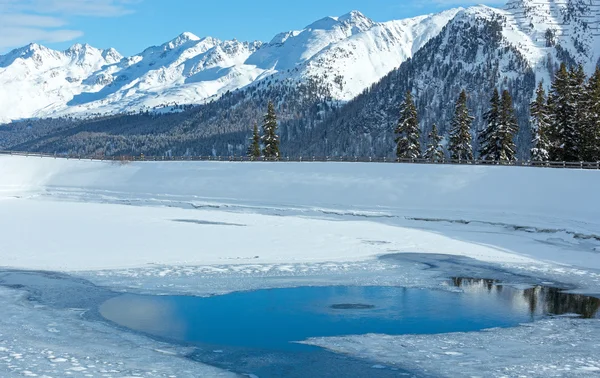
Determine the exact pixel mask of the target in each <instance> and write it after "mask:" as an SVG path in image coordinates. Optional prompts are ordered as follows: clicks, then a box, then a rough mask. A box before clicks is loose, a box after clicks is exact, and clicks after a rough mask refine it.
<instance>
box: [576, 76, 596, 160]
mask: <svg viewBox="0 0 600 378" xmlns="http://www.w3.org/2000/svg"><path fill="white" fill-rule="evenodd" d="M583 106H584V109H585V111H586V116H585V121H584V125H583V127H582V132H581V141H582V143H581V146H582V151H581V155H582V156H581V159H582V160H585V161H591V162H594V161H596V162H597V161H600V67H596V71H595V72H594V74H593V75H592V77H590V79H589V80H588V83H587V85H586V90H585V101H584V104H583Z"/></svg>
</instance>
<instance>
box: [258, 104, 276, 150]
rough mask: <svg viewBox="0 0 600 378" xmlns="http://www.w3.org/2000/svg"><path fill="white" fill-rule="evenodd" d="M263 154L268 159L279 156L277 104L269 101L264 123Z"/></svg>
mask: <svg viewBox="0 0 600 378" xmlns="http://www.w3.org/2000/svg"><path fill="white" fill-rule="evenodd" d="M262 128H263V135H262V138H261V139H262V143H263V146H264V148H263V156H264V157H265V158H266V159H277V158H279V136H278V135H277V115H276V114H275V105H274V104H273V102H272V101H269V104H268V106H267V114H265V117H264V123H263V127H262Z"/></svg>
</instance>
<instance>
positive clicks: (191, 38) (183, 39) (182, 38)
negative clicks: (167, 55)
mask: <svg viewBox="0 0 600 378" xmlns="http://www.w3.org/2000/svg"><path fill="white" fill-rule="evenodd" d="M197 41H200V37H198V36H197V35H195V34H194V33H190V32H183V33H181V34H179V35H178V36H177V37H175V38H174V39H172V40H170V41H169V42H167V43H165V46H167V47H168V48H170V49H173V48H176V47H179V46H181V45H184V44H186V43H189V42H197Z"/></svg>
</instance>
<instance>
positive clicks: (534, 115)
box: [530, 81, 550, 161]
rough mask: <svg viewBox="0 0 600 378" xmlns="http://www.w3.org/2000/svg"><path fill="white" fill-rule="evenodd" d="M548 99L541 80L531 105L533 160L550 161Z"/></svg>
mask: <svg viewBox="0 0 600 378" xmlns="http://www.w3.org/2000/svg"><path fill="white" fill-rule="evenodd" d="M546 101H547V100H546V91H545V90H544V86H543V85H542V82H541V81H540V84H539V85H538V88H537V90H536V96H535V101H533V102H532V103H531V105H530V114H531V133H532V135H533V141H532V142H531V160H533V161H548V160H549V159H550V155H549V150H550V142H549V141H548V132H549V130H550V119H549V115H548V106H547V104H546Z"/></svg>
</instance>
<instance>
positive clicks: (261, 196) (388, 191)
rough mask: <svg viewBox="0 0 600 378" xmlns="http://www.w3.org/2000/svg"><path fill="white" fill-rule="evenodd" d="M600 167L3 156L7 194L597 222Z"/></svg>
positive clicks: (0, 186)
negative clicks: (51, 192)
mask: <svg viewBox="0 0 600 378" xmlns="http://www.w3.org/2000/svg"><path fill="white" fill-rule="evenodd" d="M598 188H600V172H599V171H586V170H574V169H542V168H525V167H484V166H451V165H412V164H369V163H228V162H164V163H163V162H159V163H156V162H136V163H130V164H127V165H119V164H117V163H111V162H97V161H77V160H63V159H48V158H33V157H28V158H26V157H11V156H0V196H1V195H2V194H1V193H3V192H4V193H12V194H14V193H15V192H24V191H29V192H31V191H41V190H47V189H64V190H75V191H78V192H81V191H87V192H96V193H104V194H106V195H109V194H111V193H114V192H116V193H118V194H120V195H124V194H129V195H131V196H132V197H135V198H141V197H158V196H165V197H169V196H170V197H171V198H177V197H179V198H182V199H189V200H198V201H200V200H203V201H209V202H213V203H229V204H232V203H244V204H246V205H255V206H260V205H265V206H286V207H290V206H294V207H300V208H301V207H311V208H314V207H323V208H329V209H343V210H357V211H358V210H369V211H379V212H384V213H385V212H386V211H387V212H393V213H394V214H396V215H398V214H399V215H407V214H410V215H420V214H427V215H444V216H447V215H448V214H450V213H451V214H454V215H455V217H460V215H461V214H472V215H473V216H474V215H476V214H485V217H483V218H485V219H486V220H489V217H490V215H493V216H494V217H495V218H496V219H499V218H501V219H504V220H507V221H508V220H511V219H512V220H515V219H519V220H520V219H522V218H523V216H525V217H527V218H536V217H543V218H558V219H568V220H577V221H583V222H591V223H599V221H600V219H599V217H598V214H600V202H599V201H597V200H596V197H597V191H598Z"/></svg>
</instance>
